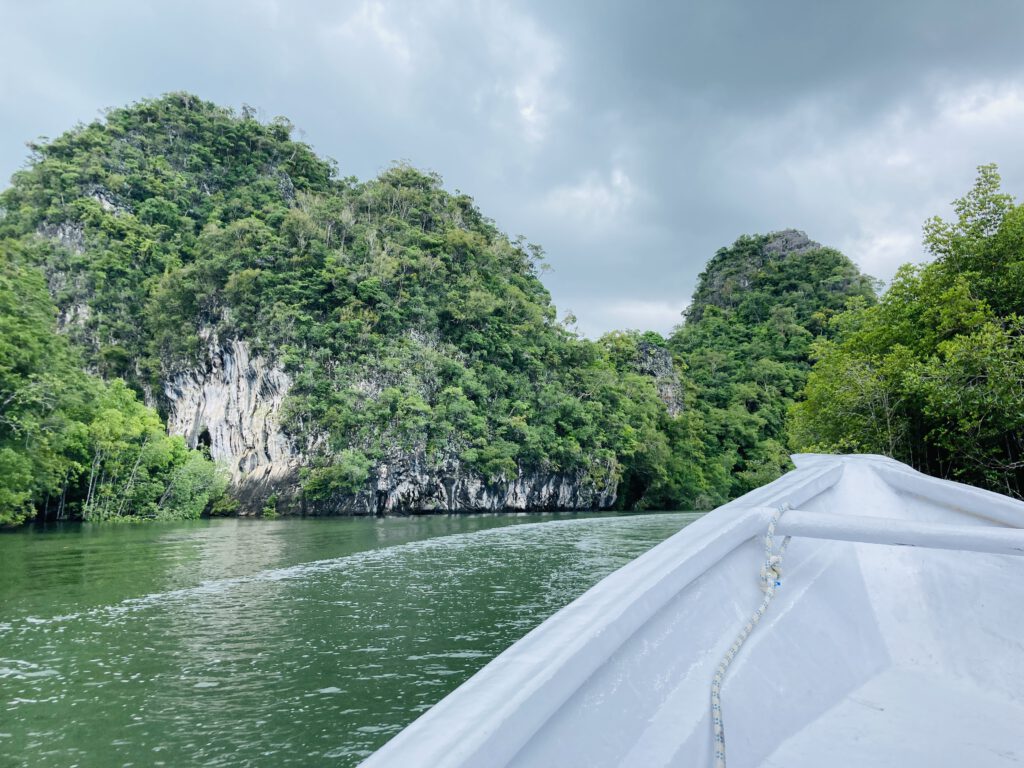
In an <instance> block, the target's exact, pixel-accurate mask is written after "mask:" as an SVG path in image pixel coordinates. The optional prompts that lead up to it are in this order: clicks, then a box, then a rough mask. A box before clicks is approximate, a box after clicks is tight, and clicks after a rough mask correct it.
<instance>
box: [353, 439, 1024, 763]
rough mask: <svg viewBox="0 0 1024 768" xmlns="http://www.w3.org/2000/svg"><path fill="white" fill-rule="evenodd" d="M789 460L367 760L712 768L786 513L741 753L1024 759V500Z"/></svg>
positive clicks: (749, 660)
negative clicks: (716, 735) (716, 727)
mask: <svg viewBox="0 0 1024 768" xmlns="http://www.w3.org/2000/svg"><path fill="white" fill-rule="evenodd" d="M793 460H794V462H795V464H796V466H797V469H796V470H794V471H792V472H790V473H788V474H787V475H785V476H784V477H782V478H780V479H778V480H776V481H775V482H773V483H771V484H769V485H767V486H765V487H763V488H759V489H757V490H755V491H753V492H751V493H748V494H746V495H745V496H743V497H741V498H739V499H736V500H735V501H733V502H730V503H729V504H726V505H724V506H722V507H719V508H718V509H716V510H714V511H712V512H710V513H708V514H707V515H706V516H704V517H703V518H701V519H700V520H698V521H697V522H695V523H693V524H691V525H690V526H688V527H686V528H684V529H683V530H682V531H680V532H679V533H678V534H676V535H674V536H672V537H671V538H669V539H667V540H666V541H665V542H663V543H662V544H660V545H658V546H656V547H654V548H653V549H652V550H650V551H649V552H647V553H646V554H644V555H643V556H641V557H639V558H637V559H636V560H634V561H633V562H631V563H629V564H628V565H626V566H625V567H623V568H621V569H620V570H618V571H616V572H615V573H613V574H611V575H610V576H608V577H607V578H606V579H604V580H603V581H601V582H600V583H599V584H597V585H596V586H594V587H593V588H592V589H591V590H590V591H588V592H587V593H586V594H584V595H582V596H581V597H580V598H579V599H577V600H576V601H574V602H573V603H571V604H570V605H568V606H566V607H565V608H563V609H562V610H561V611H559V612H558V613H556V614H555V615H554V616H552V617H551V618H549V619H548V620H547V621H545V622H544V623H542V624H541V625H540V626H538V627H537V628H535V629H534V630H533V631H532V632H530V633H529V634H528V635H526V637H524V638H523V639H522V640H520V641H519V642H517V643H515V644H514V645H512V646H511V647H510V648H508V649H507V650H506V651H505V652H504V653H502V654H501V655H499V656H498V657H496V658H495V659H494V660H493V661H491V662H490V663H489V664H488V665H487V666H486V667H484V669H482V670H481V671H480V672H479V673H477V674H476V675H475V676H473V677H472V678H470V679H469V680H468V681H466V682H465V683H464V684H463V685H462V686H460V687H459V688H457V689H456V690H455V691H453V692H452V693H451V694H449V695H448V696H447V697H446V698H445V699H443V700H442V701H441V702H440V703H438V704H437V705H436V706H434V707H433V708H432V709H430V710H428V711H427V712H426V713H424V714H423V715H422V716H421V717H420V718H419V719H418V720H416V721H415V722H414V723H412V724H411V725H410V726H409V727H408V728H406V729H405V730H404V731H402V732H401V733H400V734H398V735H397V736H396V737H395V738H394V739H392V740H391V741H390V742H389V743H388V744H386V745H385V746H384V747H383V748H382V749H380V750H379V751H378V752H376V753H375V754H374V755H372V756H371V757H370V758H369V759H368V760H367V761H366V762H365V763H364V764H363V765H364V766H366V768H383V767H384V766H396V767H400V768H412V767H415V766H431V767H432V768H433V767H435V766H436V767H441V766H448V767H451V768H455V767H456V766H460V767H461V766H487V767H488V768H490V767H491V766H612V765H615V766H642V767H643V768H653V767H654V766H710V765H713V764H714V743H713V735H712V734H713V729H712V723H711V715H710V696H711V693H710V692H711V685H712V678H713V676H714V674H715V670H716V668H717V667H718V665H719V663H720V661H721V660H722V659H723V657H725V656H726V654H727V653H728V652H729V650H730V646H732V644H733V641H734V640H735V639H736V636H737V633H738V632H739V631H740V630H741V628H743V627H744V625H745V624H746V622H748V620H749V619H750V617H751V612H752V611H754V609H755V608H757V607H758V605H759V604H760V603H761V602H762V600H763V598H764V595H763V594H762V591H761V588H760V572H761V566H762V564H763V563H764V559H765V557H764V543H763V540H764V536H765V533H766V531H767V528H768V523H769V521H770V519H771V518H772V516H773V515H774V514H775V512H776V510H778V509H779V508H780V507H788V508H789V509H787V511H786V512H784V513H783V514H782V515H781V517H780V519H779V521H778V526H777V531H776V539H778V538H779V537H781V536H792V537H793V538H792V541H791V543H790V544H789V547H788V550H787V551H786V553H785V560H784V563H783V565H782V576H781V578H780V580H779V581H780V583H781V586H779V588H778V589H777V591H776V593H775V595H774V600H773V601H772V602H771V605H770V608H768V610H767V612H766V613H765V615H764V616H763V618H761V620H760V622H759V623H758V624H757V626H756V628H754V630H753V632H752V633H751V634H750V636H749V638H747V639H746V641H745V643H743V645H742V648H740V649H739V651H738V652H737V653H736V654H735V659H734V660H733V661H732V663H731V665H730V666H729V669H728V672H727V674H726V676H725V679H724V683H723V685H722V690H721V702H722V712H723V716H724V722H725V734H726V743H727V754H728V764H729V766H730V768H741V767H742V766H771V767H774V768H802V767H803V766H814V767H815V768H818V767H819V766H824V765H828V766H901V767H903V766H929V767H930V768H931V767H934V766H1005V765H1016V764H1020V763H1024V558H1022V557H1019V555H1021V554H1024V530H1021V529H1022V528H1024V503H1021V502H1019V501H1016V500H1013V499H1009V498H1007V497H1004V496H1000V495H999V494H995V493H991V492H989V491H983V490H979V489H977V488H972V487H969V486H965V485H961V484H959V483H953V482H949V481H943V480H937V479H935V478H931V477H928V476H926V475H923V474H920V473H918V472H915V471H914V470H912V469H910V468H909V467H907V466H905V465H903V464H900V463H898V462H896V461H893V460H891V459H887V458H884V457H880V456H821V455H798V456H794V457H793ZM893 545H901V546H893Z"/></svg>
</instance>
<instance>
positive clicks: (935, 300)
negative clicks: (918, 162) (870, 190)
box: [790, 165, 1024, 498]
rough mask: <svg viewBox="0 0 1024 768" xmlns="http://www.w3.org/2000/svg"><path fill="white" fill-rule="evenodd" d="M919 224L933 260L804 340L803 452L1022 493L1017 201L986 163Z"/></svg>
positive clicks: (1023, 302) (1022, 296)
mask: <svg viewBox="0 0 1024 768" xmlns="http://www.w3.org/2000/svg"><path fill="white" fill-rule="evenodd" d="M954 211H955V213H956V216H957V218H956V221H952V222H947V221H943V220H942V219H940V218H938V217H936V218H933V219H931V220H930V221H928V222H926V224H925V226H924V243H925V246H926V248H927V249H928V251H929V252H930V253H931V255H932V256H933V257H934V260H933V261H931V262H930V263H928V264H925V265H917V266H912V265H906V266H904V267H903V268H901V269H900V271H899V272H898V273H897V275H896V278H895V279H894V280H893V283H892V285H891V286H889V289H888V290H887V291H886V292H885V294H884V295H883V296H882V299H881V301H879V302H878V303H877V304H875V305H873V306H868V305H863V306H854V307H852V308H851V309H850V310H849V311H847V312H844V313H841V314H839V315H836V316H834V317H832V318H830V320H829V326H830V331H829V333H828V334H823V335H822V336H820V337H819V338H818V339H816V340H815V342H814V344H813V350H812V354H813V358H814V360H815V363H814V368H813V369H812V371H811V374H810V376H809V378H808V381H807V387H806V391H805V396H804V397H805V399H804V400H803V401H802V402H800V403H798V404H797V405H795V406H794V407H793V410H792V423H791V427H790V430H791V441H792V444H793V446H794V447H795V448H797V449H800V450H815V451H824V452H868V453H881V454H885V455H887V456H892V457H894V458H896V459H899V460H900V461H903V462H906V463H908V464H910V465H912V466H914V467H915V468H917V469H919V470H921V471H922V472H927V473H928V474H932V475H936V476H939V477H948V478H952V479H955V480H959V481H961V482H966V483H970V484H973V485H978V486H981V487H983V488H989V489H991V490H994V491H999V492H1000V493H1005V494H1008V495H1010V496H1014V497H1017V498H1021V497H1022V495H1024V444H1022V441H1024V335H1022V331H1024V319H1022V318H1024V205H1015V204H1014V201H1013V198H1012V197H1010V196H1009V195H1007V194H1005V193H1003V192H1001V191H1000V178H999V174H998V173H997V171H996V168H995V166H994V165H987V166H982V167H980V168H979V169H978V178H977V181H976V183H975V185H974V187H973V189H971V190H970V192H968V194H967V195H965V196H964V197H963V198H961V199H960V200H957V201H956V202H955V203H954Z"/></svg>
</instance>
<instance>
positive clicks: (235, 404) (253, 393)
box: [164, 332, 678, 515]
mask: <svg viewBox="0 0 1024 768" xmlns="http://www.w3.org/2000/svg"><path fill="white" fill-rule="evenodd" d="M204 338H205V339H206V341H207V359H206V361H205V362H204V363H203V364H201V365H199V366H197V367H194V368H191V369H188V370H185V371H183V372H180V373H177V374H175V375H173V376H171V377H170V378H168V379H167V381H166V382H165V384H164V399H165V403H166V405H167V408H168V419H167V426H168V431H170V433H171V434H176V435H182V436H183V437H184V438H185V441H186V442H187V443H188V445H189V446H190V447H192V448H196V447H202V446H206V447H207V448H208V449H209V451H210V456H211V457H212V458H213V459H214V460H216V461H218V462H222V463H223V464H224V465H226V466H227V468H228V469H229V471H230V473H231V480H232V484H233V485H234V487H235V490H236V495H237V496H238V497H239V499H240V501H241V504H242V506H241V511H242V512H243V513H256V512H259V511H260V510H261V509H263V507H264V506H265V505H266V504H267V503H268V501H272V502H273V503H274V504H275V505H276V507H277V510H278V511H279V512H280V513H282V514H290V513H300V512H301V513H305V514H312V515H331V514H334V515H338V514H340V515H373V514H415V513H423V512H494V511H499V510H502V509H515V510H580V509H606V508H608V507H610V506H611V505H612V504H614V503H615V498H616V495H615V490H616V488H615V482H614V477H612V475H611V472H610V470H605V471H599V472H597V473H584V472H575V473H560V472H538V471H534V472H523V471H520V472H519V474H518V475H517V476H516V477H514V478H510V479H503V480H497V481H491V480H488V479H487V478H484V477H481V476H480V475H479V474H477V473H474V472H472V471H469V470H467V469H466V468H465V467H464V466H463V465H462V463H461V462H460V461H459V460H458V458H457V457H454V456H453V457H449V458H448V459H446V460H444V461H442V462H440V463H439V464H438V463H437V462H430V461H428V460H427V457H426V454H425V452H423V451H422V450H413V451H401V450H397V449H392V450H391V451H389V453H388V455H387V457H386V458H385V459H384V460H383V461H381V462H380V463H378V464H377V465H376V466H375V467H374V468H373V469H372V470H371V474H370V478H369V480H368V481H367V483H366V484H365V486H364V488H362V489H361V490H359V491H357V492H355V493H347V494H339V495H337V496H333V497H331V498H328V499H318V500H316V501H311V500H306V499H303V498H302V494H301V492H300V488H299V482H298V480H299V470H300V468H301V467H302V466H303V465H304V464H306V463H308V461H309V456H310V455H311V454H312V453H313V452H314V451H317V450H318V448H319V444H318V441H315V440H314V441H313V442H312V443H310V444H309V445H305V446H297V445H296V444H295V442H294V441H293V440H292V439H291V438H290V437H289V436H288V435H287V434H286V433H285V431H284V429H283V428H282V426H281V421H280V411H281V405H282V403H283V402H284V399H285V397H286V396H287V394H288V391H289V389H290V387H291V383H292V382H291V378H290V377H289V376H288V374H287V373H286V372H285V371H284V370H283V369H282V368H281V367H280V366H278V365H276V364H273V363H270V362H269V361H267V360H266V359H265V358H263V357H261V356H259V355H254V354H252V350H251V348H250V345H249V344H248V343H247V342H246V341H244V340H239V339H232V340H230V341H226V342H221V341H220V340H218V339H217V338H216V336H215V335H214V334H212V333H209V332H207V333H206V334H205V336H204ZM659 370H660V368H659ZM669 370H671V360H669ZM677 383H678V382H677ZM595 474H596V476H597V479H594V477H593V475H595Z"/></svg>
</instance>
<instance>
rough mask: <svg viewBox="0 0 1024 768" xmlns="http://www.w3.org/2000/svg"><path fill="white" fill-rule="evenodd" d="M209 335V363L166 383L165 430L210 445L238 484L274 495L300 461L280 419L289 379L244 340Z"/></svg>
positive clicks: (196, 444) (190, 441)
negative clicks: (256, 353) (222, 341)
mask: <svg viewBox="0 0 1024 768" xmlns="http://www.w3.org/2000/svg"><path fill="white" fill-rule="evenodd" d="M206 339H207V343H208V356H207V359H206V361H205V364H203V365H200V366H197V367H195V368H191V369H188V370H185V371H182V372H179V373H177V374H174V375H172V376H171V377H169V378H168V379H167V380H166V381H165V382H164V399H165V402H166V404H167V410H168V415H167V429H168V431H169V432H170V433H171V434H173V435H182V436H183V437H184V438H185V442H186V443H188V445H189V447H191V448H196V447H200V446H206V447H207V448H208V449H209V451H210V457H211V458H212V459H214V460H215V461H218V462H221V463H223V464H224V465H225V466H227V468H228V470H229V471H230V473H231V480H232V483H233V484H234V485H235V486H237V487H242V486H252V487H263V488H266V489H268V490H267V493H270V492H271V490H269V489H273V488H275V487H276V486H278V485H280V484H282V483H287V482H288V481H289V480H290V479H291V478H292V477H293V475H294V474H295V472H296V470H297V469H298V467H299V465H300V464H301V462H302V456H301V455H300V454H299V452H298V451H297V450H296V447H295V446H294V445H293V443H292V441H291V440H290V439H289V438H288V436H287V435H286V434H285V433H284V431H283V430H282V428H281V422H280V410H281V404H282V402H284V398H285V396H286V395H287V394H288V390H289V389H290V388H291V379H290V377H289V376H288V374H287V373H285V371H284V370H283V369H282V368H281V367H280V366H278V365H276V364H271V363H269V362H268V361H267V360H266V359H264V358H263V357H261V356H259V355H253V354H252V352H251V350H250V347H249V344H248V343H247V342H245V341H243V340H239V339H232V340H231V341H228V342H225V343H221V342H220V341H219V340H218V339H217V338H216V336H215V335H211V334H209V333H207V334H206Z"/></svg>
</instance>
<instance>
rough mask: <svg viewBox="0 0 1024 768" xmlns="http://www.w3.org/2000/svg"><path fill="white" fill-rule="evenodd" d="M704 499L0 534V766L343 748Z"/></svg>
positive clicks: (349, 749)
mask: <svg viewBox="0 0 1024 768" xmlns="http://www.w3.org/2000/svg"><path fill="white" fill-rule="evenodd" d="M698 516H699V515H698V514H696V513H688V512H674V513H660V514H650V515H625V516H602V517H585V516H569V515H565V516H545V517H541V516H529V515H483V516H452V517H447V516H432V517H417V518H394V519H383V520H377V519H327V520H280V521H248V520H213V521H209V520H204V521H196V522H190V523H180V524H179V523H174V524H160V523H155V524H146V525H138V526H131V525H120V526H69V527H67V528H64V529H61V530H47V531H39V530H25V531H17V532H13V533H6V534H0V766H5V767H6V766H33V767H35V766H62V767H63V766H74V765H80V766H128V765H133V766H150V765H168V766H184V765H210V766H220V765H246V766H278V765H337V766H348V765H355V764H357V763H358V762H359V761H360V760H361V759H362V758H364V757H365V756H366V755H368V754H370V753H371V752H372V751H373V750H374V749H376V748H377V747H379V746H380V745H381V744H383V743H384V742H385V741H387V740H388V739H389V738H390V737H391V736H393V735H394V734H395V733H397V732H398V731H399V730H401V729H402V728H403V727H404V726H405V725H407V724H408V723H409V722H411V721H412V720H413V719H415V718H416V717H417V716H418V715H419V714H420V713H422V712H423V711H424V710H426V709H427V708H429V707H430V706H431V705H432V704H434V703H435V702H437V701H438V700H439V699H440V698H442V697H443V696H444V695H445V694H447V693H448V692H449V691H451V690H452V689H453V688H455V687H456V686H458V685H459V684H460V683H461V682H463V681H464V680H466V679H467V678H468V677H470V676H471V675H472V674H473V673H474V672H476V671H477V670H478V669H480V668H481V667H482V666H483V665H484V664H486V663H487V662H488V661H489V660H490V659H491V658H492V657H494V656H495V655H496V654H498V653H499V652H501V651H502V650H503V649H505V648H506V647H508V646H509V645H510V644H511V643H513V642H515V641H516V640H517V639H518V638H520V637H522V636H523V635H524V634H525V633H526V632H528V631H529V630H530V629H532V628H533V627H534V626H536V625H537V624H538V623H540V622H541V621H542V620H544V619H545V618H547V617H548V616H550V615H551V614H552V613H554V612H555V611H556V610H558V609H559V608H560V607H562V606H563V605H565V604H566V603H568V602H570V601H571V600H572V599H573V598H575V597H577V596H578V595H580V594H581V593H582V592H584V591H585V590H586V589H587V588H588V587H590V586H592V585H593V584H594V583H595V582H597V581H598V580H600V579H601V578H602V577H604V576H606V575H607V574H609V573H611V572H612V571H613V570H615V569H616V568H619V567H620V566H622V565H624V564H625V563H627V562H628V561H629V560H631V559H633V558H635V557H636V556H637V555H639V554H641V553H642V552H644V551H646V550H647V549H649V548H650V547H652V546H653V545H654V544H657V543H658V542H660V541H662V540H663V539H665V538H667V537H668V536H670V535H671V534H673V533H675V532H676V531H678V530H679V529H680V528H682V527H683V526H685V525H687V524H688V523H690V522H691V521H693V520H695V519H696V518H697V517H698Z"/></svg>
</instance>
